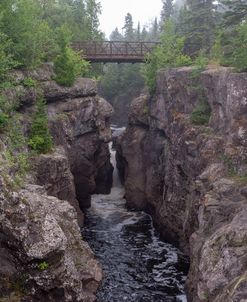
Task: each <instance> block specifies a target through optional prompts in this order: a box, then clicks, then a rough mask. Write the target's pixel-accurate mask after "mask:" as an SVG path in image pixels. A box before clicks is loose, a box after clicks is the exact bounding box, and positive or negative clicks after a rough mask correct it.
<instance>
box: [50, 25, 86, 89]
mask: <svg viewBox="0 0 247 302" xmlns="http://www.w3.org/2000/svg"><path fill="white" fill-rule="evenodd" d="M71 38H72V36H71V33H70V31H69V30H68V29H67V27H66V26H63V27H61V28H60V30H59V32H58V44H59V46H60V51H61V52H60V54H59V55H58V56H57V58H56V60H55V62H54V63H55V73H56V77H55V80H56V82H57V83H58V84H60V85H62V86H72V85H73V84H74V82H75V80H76V78H77V77H78V76H83V75H85V74H86V73H87V72H88V70H89V63H88V62H87V61H85V60H84V59H82V58H81V54H80V53H77V52H75V51H74V50H73V49H72V48H71V47H70V41H71Z"/></svg>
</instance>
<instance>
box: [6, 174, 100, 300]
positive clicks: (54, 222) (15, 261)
mask: <svg viewBox="0 0 247 302" xmlns="http://www.w3.org/2000/svg"><path fill="white" fill-rule="evenodd" d="M0 211H1V216H0V234H1V236H0V244H1V249H0V255H1V257H0V258H1V261H3V262H4V265H3V266H1V267H0V279H1V285H0V289H1V291H0V294H1V297H4V296H9V297H11V299H12V300H10V301H25V302H29V301H30V302H31V301H32V302H34V301H85V302H88V301H89V302H90V301H95V297H94V295H93V293H94V292H95V291H96V289H97V287H98V285H99V283H100V281H101V278H102V272H101V267H100V266H99V264H98V262H97V261H96V260H95V259H94V256H93V254H92V252H91V250H90V248H89V247H88V245H87V244H86V243H85V242H84V241H82V239H81V235H80V230H79V227H78V224H77V215H76V211H75V209H74V208H73V207H72V206H71V205H69V203H68V202H67V201H63V200H59V199H57V198H56V197H52V196H47V195H46V193H45V190H44V188H43V187H39V186H36V185H27V186H26V188H25V189H23V190H21V191H20V192H18V193H12V192H11V191H9V190H8V189H7V188H6V186H5V184H4V182H3V180H2V179H1V193H0ZM6 251H7V252H6ZM4 291H5V295H4ZM3 301H5V300H3Z"/></svg>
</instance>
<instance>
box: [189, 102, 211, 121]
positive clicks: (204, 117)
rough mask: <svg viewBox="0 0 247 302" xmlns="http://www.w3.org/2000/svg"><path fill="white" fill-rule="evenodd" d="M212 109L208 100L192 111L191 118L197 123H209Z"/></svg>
mask: <svg viewBox="0 0 247 302" xmlns="http://www.w3.org/2000/svg"><path fill="white" fill-rule="evenodd" d="M210 114H211V109H210V106H209V104H208V102H207V101H202V102H200V103H199V104H198V106H197V107H196V108H195V110H194V111H193V112H192V113H191V117H190V120H191V122H192V123H193V124H195V125H207V124H208V122H209V119H210Z"/></svg>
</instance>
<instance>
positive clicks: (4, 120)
mask: <svg viewBox="0 0 247 302" xmlns="http://www.w3.org/2000/svg"><path fill="white" fill-rule="evenodd" d="M8 120H9V116H8V115H7V114H5V113H3V112H0V131H3V130H4V129H5V127H6V126H7V124H8Z"/></svg>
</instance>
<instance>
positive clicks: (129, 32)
mask: <svg viewBox="0 0 247 302" xmlns="http://www.w3.org/2000/svg"><path fill="white" fill-rule="evenodd" d="M133 25H134V23H133V19H132V16H131V14H130V13H127V15H126V17H125V23H124V27H123V29H124V38H125V40H128V41H133V40H134V36H135V35H134V28H133Z"/></svg>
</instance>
